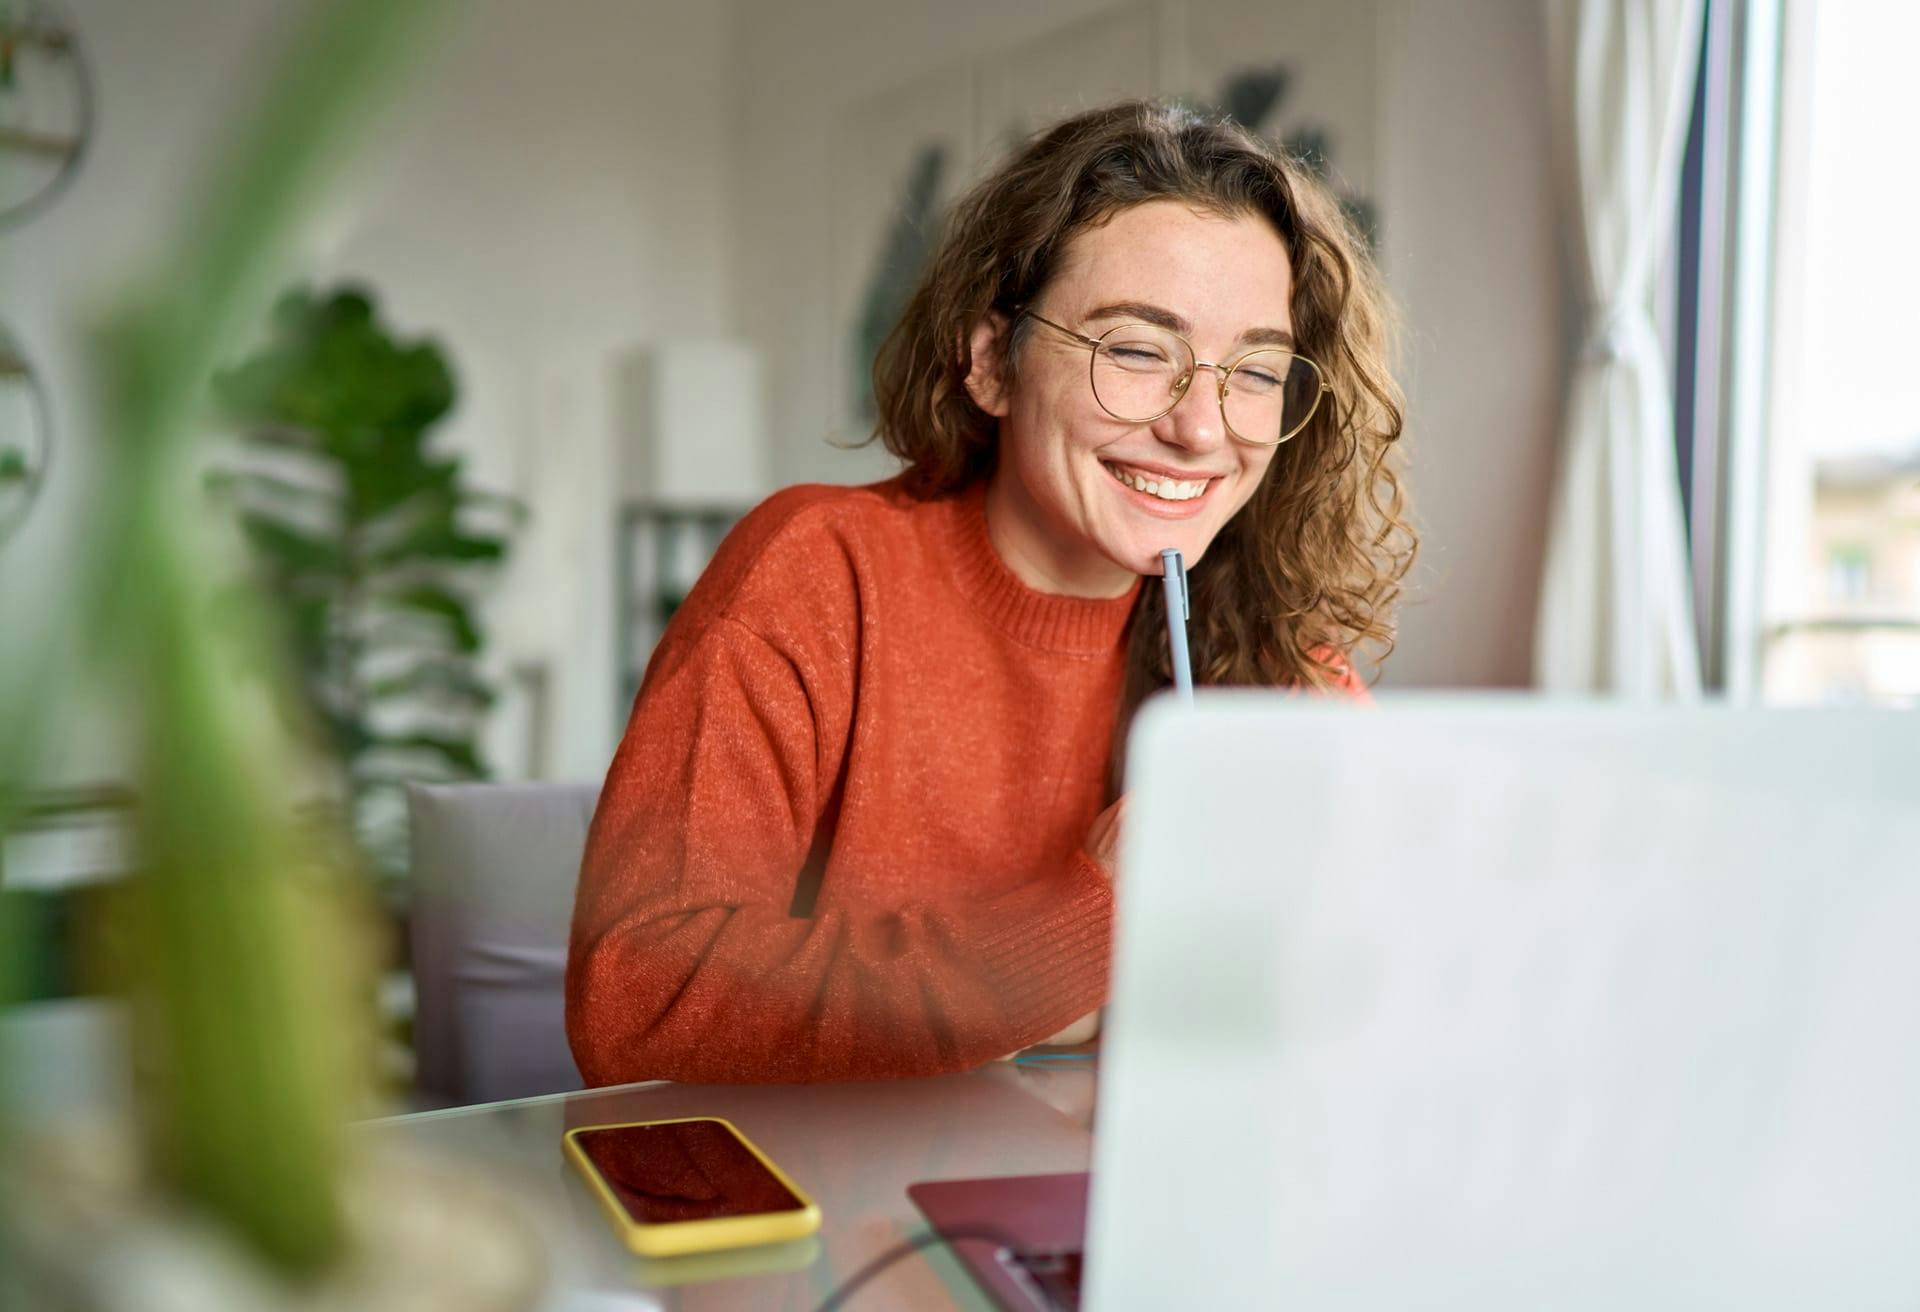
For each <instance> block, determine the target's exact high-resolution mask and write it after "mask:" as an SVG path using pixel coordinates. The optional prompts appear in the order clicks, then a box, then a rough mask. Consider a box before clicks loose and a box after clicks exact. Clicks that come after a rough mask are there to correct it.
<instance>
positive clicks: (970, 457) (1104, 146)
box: [873, 100, 1417, 726]
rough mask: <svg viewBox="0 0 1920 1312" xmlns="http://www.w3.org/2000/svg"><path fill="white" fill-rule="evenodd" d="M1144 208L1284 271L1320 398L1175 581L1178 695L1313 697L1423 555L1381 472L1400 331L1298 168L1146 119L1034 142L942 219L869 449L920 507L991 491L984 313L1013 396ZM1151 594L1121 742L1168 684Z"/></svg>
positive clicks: (1162, 115) (1099, 115) (1138, 112)
mask: <svg viewBox="0 0 1920 1312" xmlns="http://www.w3.org/2000/svg"><path fill="white" fill-rule="evenodd" d="M1154 200H1176V201H1182V202H1185V203H1187V204H1189V205H1191V206H1194V207H1195V208H1198V209H1201V210H1203V211H1205V212H1208V213H1214V214H1219V215H1221V216H1223V217H1228V218H1236V217H1240V216H1243V215H1255V216H1261V217H1264V218H1265V219H1266V220H1267V221H1268V222H1270V223H1271V224H1272V225H1273V227H1274V229H1275V230H1276V231H1277V232H1278V233H1279V234H1280V236H1281V238H1282V240H1283V241H1284V242H1285V243H1286V248H1287V252H1288V255H1289V257H1290V259H1291V261H1292V266H1293V280H1294V281H1293V305H1292V307H1291V309H1292V314H1293V331H1294V335H1295V337H1296V339H1297V340H1298V342H1299V344H1300V345H1299V349H1300V353H1301V354H1303V355H1306V356H1308V357H1310V358H1311V359H1312V360H1313V361H1314V362H1315V363H1317V364H1319V365H1320V366H1321V368H1322V369H1323V370H1324V371H1325V373H1326V380H1327V382H1328V383H1330V384H1331V385H1332V387H1333V398H1332V401H1331V402H1330V403H1329V404H1327V405H1323V406H1321V407H1320V409H1319V410H1318V411H1316V412H1315V414H1314V416H1313V418H1312V420H1311V421H1310V422H1309V423H1308V424H1307V426H1306V427H1305V428H1304V429H1303V430H1302V431H1301V432H1300V433H1299V434H1298V435H1296V436H1295V437H1294V438H1292V439H1291V440H1290V441H1288V442H1287V443H1285V444H1284V445H1282V446H1281V447H1279V448H1278V449H1277V450H1276V451H1275V452H1274V456H1273V460H1272V463H1271V464H1270V466H1269V467H1268V470H1267V473H1266V475H1265V477H1264V478H1263V479H1262V481H1261V485H1260V487H1259V488H1258V490H1257V491H1256V492H1255V493H1254V495H1253V497H1252V499H1251V500H1250V501H1249V502H1248V503H1247V505H1246V506H1244V507H1243V508H1242V509H1241V510H1240V512H1239V513H1238V514H1237V515H1235V516H1234V517H1233V519H1231V520H1230V521H1228V523H1227V525H1226V526H1225V527H1224V528H1223V529H1222V530H1221V532H1220V535H1219V537H1218V538H1217V539H1216V540H1215V542H1214V544H1213V545H1212V546H1211V547H1209V548H1208V550H1207V553H1206V555H1205V557H1204V558H1203V559H1202V560H1201V561H1200V562H1199V563H1198V564H1196V565H1195V566H1194V569H1193V571H1192V574H1191V575H1190V577H1189V580H1188V587H1189V590H1190V593H1191V596H1192V610H1193V631H1192V634H1191V642H1192V650H1193V669H1194V678H1195V680H1196V681H1197V682H1200V683H1208V684H1243V685H1248V684H1250V685H1259V686H1269V687H1270V686H1294V687H1298V686H1308V687H1320V688H1324V687H1326V686H1328V685H1329V684H1331V683H1332V682H1334V681H1335V680H1336V679H1337V678H1338V677H1339V676H1340V674H1341V671H1342V668H1343V667H1345V666H1347V665H1349V664H1351V663H1352V662H1353V661H1354V660H1355V659H1356V657H1357V656H1359V655H1361V654H1363V653H1364V654H1366V655H1368V656H1369V657H1370V658H1371V659H1372V660H1373V661H1374V662H1376V663H1377V662H1378V661H1379V660H1380V659H1382V658H1384V657H1385V655H1386V654H1387V653H1388V652H1389V651H1390V650H1391V649H1392V646H1393V611H1392V608H1393V603H1394V601H1395V600H1396V598H1397V597H1398V596H1399V593H1400V581H1401V579H1402V578H1403V577H1404V576H1405V574H1406V572H1407V570H1408V569H1409V568H1410V567H1411V565H1412V563H1413V556H1414V552H1415V549H1416V546H1417V543H1416V538H1415V534H1414V532H1413V529H1412V527H1411V525H1410V524H1409V522H1408V520H1407V518H1406V513H1405V512H1406V501H1405V496H1404V493H1403V491H1402V488H1401V484H1400V478H1399V476H1398V473H1397V472H1396V467H1397V465H1398V463H1399V460H1398V442H1399V439H1400V434H1401V426H1402V405H1403V402H1402V397H1401V393H1400V389H1399V387H1398V386H1397V385H1396V383H1395V382H1394V379H1393V376H1392V373H1391V372H1390V368H1389V365H1390V360H1389V355H1390V351H1391V347H1392V344H1393V338H1394V327H1395V319H1394V314H1393V310H1392V307H1391V305H1390V303H1389V301H1388V299H1387V296H1386V293H1385V292H1384V290H1383V289H1382V287H1381V285H1380V281H1379V276H1378V273H1377V272H1376V270H1375V268H1374V266H1373V261H1372V259H1371V257H1370V256H1369V254H1368V245H1367V240H1366V238H1365V237H1364V236H1363V235H1362V234H1361V233H1360V231H1359V230H1358V229H1357V228H1356V227H1355V225H1354V224H1353V222H1352V221H1351V220H1350V219H1349V218H1348V217H1347V215H1346V214H1345V213H1344V212H1343V211H1342V209H1341V207H1340V204H1339V202H1338V201H1337V200H1336V199H1335V198H1334V196H1333V195H1332V193H1331V192H1330V191H1329V190H1328V189H1327V188H1326V186H1325V185H1324V184H1322V183H1321V182H1320V181H1319V180H1318V179H1317V178H1316V177H1315V176H1314V174H1313V172H1312V170H1311V169H1310V168H1309V167H1308V166H1307V165H1306V164H1304V163H1303V162H1301V161H1299V160H1295V159H1291V158H1288V157H1287V156H1286V155H1284V154H1283V153H1281V152H1280V151H1277V150H1275V149H1274V148H1273V147H1272V146H1271V145H1269V144H1268V143H1267V142H1265V141H1263V140H1261V139H1260V138H1259V137H1258V136H1256V135H1254V134H1253V133H1251V132H1249V131H1247V130H1246V129H1245V128H1243V127H1240V126H1239V125H1237V124H1235V123H1233V122H1231V121H1227V120H1223V119H1219V118H1213V117H1209V116H1206V115H1202V114H1199V113H1196V112H1194V111H1192V110H1189V109H1186V108H1183V107H1180V106H1177V105H1170V104H1165V103H1161V102H1157V101H1140V100H1135V101H1125V102H1122V103H1120V104H1116V105H1110V106H1107V107H1105V108H1102V109H1095V110H1091V111H1089V112H1086V113H1083V114H1079V115H1076V116H1075V117H1072V118H1069V119H1066V120H1064V121H1062V122H1060V123H1057V124H1055V125H1054V126H1052V127H1050V128H1047V129H1044V130H1043V131H1041V132H1039V133H1037V134H1035V135H1034V136H1033V137H1031V138H1030V139H1028V141H1027V142H1026V144H1025V145H1024V146H1023V147H1021V148H1020V149H1019V150H1018V151H1017V152H1016V153H1015V154H1014V155H1013V156H1012V157H1011V158H1009V159H1008V160H1007V161H1006V162H1005V163H1003V164H1002V165H1001V166H1000V167H999V168H998V169H996V170H995V171H994V172H993V173H992V174H990V175H989V176H987V177H986V178H984V179H983V180H981V181H980V182H979V183H978V184H976V185H975V186H974V187H973V188H972V189H971V190H970V191H969V192H968V193H967V194H966V195H965V196H964V197H962V198H961V199H960V200H959V201H958V202H957V203H956V204H955V205H954V207H953V210H952V211H951V213H950V215H949V216H948V219H947V222H946V227H945V229H944V231H943V233H942V236H941V240H940V243H939V246H938V248H937V249H936V251H935V252H934V255H933V258H932V260H931V262H930V263H929V265H928V267H927V270H926V272H925V273H924V275H923V276H922V278H921V280H920V283H919V286H918V288H917V289H916V290H915V292H914V295H913V298H912V300H911V301H910V302H909V303H908V305H907V309H906V312H905V313H904V314H903V315H902V316H901V319H900V322H899V323H898V324H897V325H896V326H895V327H894V329H893V331H892V333H891V334H889V336H888V337H887V339H886V341H885V343H884V344H883V345H882V346H881V348H880V353H879V355H878V357H877V359H876V360H875V362H874V368H873V383H874V396H875V398H876V400H877V402H878V409H879V422H878V424H877V425H876V429H875V433H874V436H875V437H878V438H879V439H880V440H881V441H882V442H884V443H885V445H886V447H887V449H888V450H889V451H891V452H893V453H894V454H895V455H897V456H899V457H900V458H901V459H902V460H903V461H905V462H906V464H907V469H906V471H905V474H904V477H905V479H906V482H907V486H908V487H909V488H910V489H911V490H912V491H913V492H914V493H916V494H917V495H920V496H925V497H934V496H943V495H947V494H950V493H953V492H956V491H958V490H959V489H961V488H963V487H966V486H968V485H969V484H972V483H974V482H976V481H978V480H980V479H983V478H986V477H988V476H989V475H990V474H991V473H992V471H993V468H994V462H995V455H996V451H997V446H998V428H997V421H996V420H995V419H993V418H992V417H991V416H989V415H988V414H986V413H985V412H984V411H983V410H981V409H980V407H979V406H978V405H976V404H975V403H974V400H973V398H972V396H971V395H970V394H969V393H968V391H967V388H966V386H965V382H966V378H967V375H968V372H969V369H970V366H971V352H970V350H969V346H968V343H969V341H970V340H971V335H972V332H973V330H974V328H975V326H976V325H977V324H979V323H980V322H981V321H982V320H983V319H985V318H986V317H987V316H989V315H991V314H998V315H1001V316H1004V317H1005V319H1006V320H1007V321H1009V322H1011V323H1012V324H1013V325H1014V326H1013V330H1012V336H1011V339H1010V341H1009V342H1008V343H1007V349H1005V350H1002V351H1000V352H999V360H1000V372H1001V375H1002V382H1003V383H1004V384H1005V385H1006V386H1011V385H1012V383H1013V381H1014V378H1015V376H1016V374H1017V371H1018V365H1019V356H1020V353H1021V348H1022V345H1023V343H1024V341H1025V339H1026V338H1027V336H1028V335H1029V334H1030V333H1031V331H1032V325H1031V321H1030V320H1027V319H1024V318H1022V317H1021V316H1020V314H1019V311H1020V310H1022V309H1023V308H1025V307H1027V306H1029V305H1031V304H1033V303H1034V302H1035V301H1036V300H1037V299H1038V298H1039V296H1040V294H1041V292H1042V291H1043V290H1044V289H1045V288H1046V286H1047V284H1048V282H1049V280H1050V279H1051V278H1052V277H1053V275H1054V273H1055V270H1056V268H1057V267H1058V265H1059V263H1060V260H1061V257H1062V255H1063V253H1064V252H1065V251H1066V248H1067V245H1068V243H1069V241H1071V239H1072V238H1073V237H1074V236H1075V235H1076V234H1078V233H1080V232H1082V231H1084V230H1086V229H1088V228H1091V227H1094V226H1097V225H1099V224H1102V223H1104V222H1106V221H1107V220H1108V219H1110V218H1111V217H1112V216H1113V215H1115V214H1117V213H1119V212H1120V211H1121V210H1124V209H1128V208H1130V207H1132V206H1135V205H1140V204H1144V203H1146V202H1148V201H1154ZM1164 614H1165V603H1164V601H1163V600H1162V595H1161V589H1159V588H1143V589H1141V592H1140V600H1139V602H1138V603H1137V607H1136V609H1135V611H1134V613H1133V618H1132V621H1131V623H1130V627H1129V637H1128V644H1127V679H1126V691H1125V693H1124V694H1123V697H1122V702H1121V708H1120V715H1121V723H1122V725H1123V726H1124V724H1125V722H1126V721H1127V720H1129V719H1130V718H1131V716H1132V713H1133V711H1134V709H1135V708H1136V707H1137V706H1138V705H1139V703H1140V701H1141V700H1142V699H1143V698H1145V697H1146V696H1147V694H1148V693H1150V692H1152V691H1153V690H1154V689H1156V688H1159V687H1162V686H1164V685H1165V684H1166V683H1168V682H1169V680H1170V678H1171V674H1170V671H1169V668H1168V664H1169V658H1168V653H1167V649H1166V642H1165V639H1164V637H1163V636H1162V635H1163V634H1164V633H1165V628H1164V625H1163V617H1164Z"/></svg>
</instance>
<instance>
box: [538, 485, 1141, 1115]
mask: <svg viewBox="0 0 1920 1312" xmlns="http://www.w3.org/2000/svg"><path fill="white" fill-rule="evenodd" d="M983 502H984V494H983V490H982V489H981V488H980V487H976V488H974V489H973V490H972V491H971V492H970V493H966V494H963V495H961V496H958V497H954V498H946V499H940V500H934V501H918V500H916V499H914V498H913V497H911V496H910V495H908V494H907V493H906V492H905V491H904V490H903V489H902V487H901V486H900V485H899V483H898V482H897V481H895V482H888V483H881V484H877V485H874V486H871V487H864V488H839V487H797V488H790V489H788V490H786V491H784V492H781V493H778V494H776V495H775V496H773V497H772V498H770V499H769V500H768V501H766V502H765V503H764V504H762V505H761V506H759V507H758V508H757V509H755V510H754V511H753V512H752V513H751V514H749V515H748V516H747V517H746V519H745V520H743V521H742V522H741V524H740V525H739V526H738V527H737V528H736V529H735V530H734V531H733V532H732V533H731V534H730V535H729V536H728V538H727V540H726V542H725V543H723V544H722V546H721V548H720V550H719V552H718V554H717V555H716V556H715V558H714V560H713V563H712V565H711V566H710V567H709V568H708V569H707V571H706V573H705V574H704V575H703V576H702V578H701V580H700V582H699V584H698V586H696V587H695V588H694V590H693V593H692V595H691V596H690V597H688V599H687V601H686V603H685V605H683V606H682V607H681V609H680V611H679V613H678V614H676V615H675V616H674V618H673V622H672V623H671V624H670V625H668V627H667V631H666V634H665V635H664V637H663V638H662V640H661V643H660V646H659V648H658V650H657V651H656V652H655V653H654V656H653V660H652V662H651V664H650V665H649V666H648V668H647V674H646V679H645V681H644V682H643V684H642V686H641V689H640V695H639V697H638V698H637V699H636V701H635V703H634V707H633V713H632V717H631V719H630V721H629V722H628V725H627V731H626V735H625V738H624V739H623V741H622V742H621V744H620V748H619V751H618V752H617V753H616V755H615V757H614V760H613V765H612V768H611V769H610V771H609V772H608V775H607V781H606V787H605V790H604V791H603V793H602V794H601V797H600V804H599V809H598V811H597V812H596V814H595V815H594V820H593V826H592V830H591V833H590V836H589V838H588V841H587V852H586V860H585V863H584V865H583V868H582V870H581V874H580V885H579V892H578V896H577V900H576V902H575V907H574V918H573V940H572V950H571V954H570V956H569V960H568V963H567V1033H568V1037H569V1039H570V1041H571V1043H572V1045H573V1054H574V1058H575V1060H576V1061H577V1062H578V1063H579V1066H580V1071H581V1074H582V1075H583V1076H584V1077H585V1079H586V1082H587V1083H588V1084H589V1085H600V1084H612V1083H620V1082H624V1081H629V1080H640V1079H655V1078H665V1079H674V1080H689V1081H748V1080H764V1081H800V1080H836V1079H872V1078H879V1077H890V1076H906V1075H926V1074H934V1073H939V1072H945V1071H954V1070H962V1069H966V1068H968V1067H972V1066H976V1065H979V1064H980V1063H982V1062H985V1061H989V1060H992V1059H993V1058H995V1057H998V1056H1001V1055H1003V1054H1005V1053H1008V1052H1011V1051H1013V1050H1015V1049H1017V1048H1020V1047H1023V1046H1026V1045H1028V1044H1032V1043H1036V1042H1039V1041H1040V1040H1042V1039H1044V1038H1046V1037H1047V1036H1048V1035H1050V1034H1053V1033H1054V1032H1056V1031H1058V1030H1059V1029H1061V1028H1062V1027H1064V1026H1065V1025H1067V1024H1068V1023H1070V1022H1072V1021H1074V1020H1076V1019H1078V1018H1079V1017H1080V1016H1082V1015H1085V1014H1086V1013H1087V1012H1089V1011H1091V1010H1093V1009H1094V1008H1095V1007H1097V1006H1099V1005H1100V1004H1101V1003H1102V1002H1103V1001H1104V1000H1105V997H1106V988H1107V958H1108V954H1109V949H1110V936H1111V927H1112V917H1113V896H1112V891H1111V887H1110V885H1109V881H1108V879H1107V877H1106V875H1105V873H1104V872H1103V871H1102V870H1101V869H1100V868H1099V867H1098V866H1097V865H1096V864H1095V863H1094V862H1093V860H1092V859H1091V858H1090V857H1088V856H1087V855H1086V853H1085V852H1084V851H1083V850H1082V842H1083V840H1084V839H1085V838H1086V835H1087V829H1088V827H1089V826H1090V825H1091V824H1092V822H1093V819H1094V817H1095V816H1096V815H1097V814H1098V813H1099V811H1100V809H1101V807H1102V806H1103V805H1104V803H1105V801H1106V798H1105V796H1104V793H1105V787H1106V770H1107V761H1108V754H1109V750H1110V748H1111V745H1112V734H1113V717H1114V709H1115V705H1116V701H1117V698H1118V695H1119V691H1120V685H1121V676H1122V659H1123V641H1122V639H1123V633H1124V630H1125V627H1126V622H1127V618H1128V616H1129V614H1130V613H1131V611H1132V608H1133V603H1134V597H1135V595H1136V594H1137V592H1138V586H1137V585H1136V588H1135V589H1134V591H1133V592H1129V593H1128V594H1127V595H1125V596H1121V597H1117V598H1114V599H1112V600H1086V599H1080V598H1072V597H1061V596H1052V595H1047V594H1043V593H1039V592H1036V591H1034V590H1033V589H1031V588H1029V587H1027V586H1026V585H1025V584H1023V583H1022V582H1021V581H1020V580H1019V579H1017V578H1016V577H1015V576H1014V575H1013V574H1012V572H1011V571H1009V570H1008V569H1007V567H1006V566H1005V564H1003V563H1002V562H1001V560H1000V558H999V556H998V554H997V553H996V552H995V551H994V548H993V546H992V543H991V542H990V541H989V540H988V537H987V530H986V521H985V517H984V514H983V510H982V507H983Z"/></svg>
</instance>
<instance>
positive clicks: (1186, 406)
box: [1153, 365, 1226, 451]
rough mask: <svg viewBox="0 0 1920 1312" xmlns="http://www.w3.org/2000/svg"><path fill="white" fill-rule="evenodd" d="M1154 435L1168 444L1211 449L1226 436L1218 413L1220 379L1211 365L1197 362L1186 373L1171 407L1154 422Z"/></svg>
mask: <svg viewBox="0 0 1920 1312" xmlns="http://www.w3.org/2000/svg"><path fill="white" fill-rule="evenodd" d="M1153 432H1154V436H1155V437H1157V438H1159V439H1160V440H1161V441H1163V442H1165V443H1166V444H1167V445H1169V446H1177V447H1184V448H1185V449H1187V450H1189V451H1210V450H1212V449H1213V448H1215V447H1217V446H1219V445H1220V444H1221V443H1222V442H1223V441H1225V440H1226V423H1225V420H1224V417H1223V416H1222V415H1221V413H1220V382H1219V376H1218V372H1217V371H1216V370H1214V367H1213V366H1212V365H1199V366H1197V367H1196V368H1195V369H1194V371H1193V372H1192V373H1191V374H1188V375H1187V379H1186V382H1185V384H1184V385H1183V386H1182V387H1181V388H1180V399H1179V400H1177V401H1175V402H1174V405H1173V409H1171V410H1169V411H1167V413H1165V414H1164V415H1161V416H1160V418H1158V419H1156V420H1154V423H1153Z"/></svg>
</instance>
